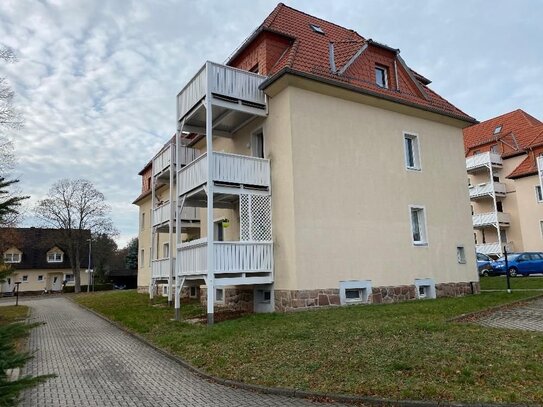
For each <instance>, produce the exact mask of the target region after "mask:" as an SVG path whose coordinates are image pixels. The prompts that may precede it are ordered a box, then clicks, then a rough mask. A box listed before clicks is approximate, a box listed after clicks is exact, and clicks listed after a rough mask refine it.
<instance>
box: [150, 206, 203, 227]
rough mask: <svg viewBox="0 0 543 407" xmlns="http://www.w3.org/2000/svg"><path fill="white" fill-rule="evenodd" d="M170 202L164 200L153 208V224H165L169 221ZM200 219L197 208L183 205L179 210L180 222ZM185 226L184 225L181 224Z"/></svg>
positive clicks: (191, 221)
mask: <svg viewBox="0 0 543 407" xmlns="http://www.w3.org/2000/svg"><path fill="white" fill-rule="evenodd" d="M170 208H171V205H170V202H165V203H163V204H162V205H160V206H159V207H158V208H155V209H153V226H155V227H157V226H162V225H164V226H166V224H167V223H168V222H169V221H170ZM175 211H177V208H175V201H174V219H173V220H174V221H175ZM199 220H200V214H199V212H198V209H197V208H191V207H184V208H183V211H182V212H181V222H182V223H189V224H190V223H193V222H195V221H199ZM183 226H185V225H183Z"/></svg>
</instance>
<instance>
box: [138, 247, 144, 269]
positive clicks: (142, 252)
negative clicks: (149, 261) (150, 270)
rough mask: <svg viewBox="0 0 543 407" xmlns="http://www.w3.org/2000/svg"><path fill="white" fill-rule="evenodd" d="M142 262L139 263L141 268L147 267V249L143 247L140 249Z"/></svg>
mask: <svg viewBox="0 0 543 407" xmlns="http://www.w3.org/2000/svg"><path fill="white" fill-rule="evenodd" d="M140 257H141V258H140V263H139V266H140V268H143V267H145V249H141V250H140Z"/></svg>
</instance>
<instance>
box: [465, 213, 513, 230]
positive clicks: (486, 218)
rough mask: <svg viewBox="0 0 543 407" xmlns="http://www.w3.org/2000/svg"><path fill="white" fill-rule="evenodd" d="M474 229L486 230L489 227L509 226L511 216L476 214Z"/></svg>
mask: <svg viewBox="0 0 543 407" xmlns="http://www.w3.org/2000/svg"><path fill="white" fill-rule="evenodd" d="M472 218H473V227H475V228H484V227H487V226H502V227H505V226H509V224H510V222H511V216H510V215H509V214H508V213H503V212H486V213H476V214H474V215H473V216H472Z"/></svg>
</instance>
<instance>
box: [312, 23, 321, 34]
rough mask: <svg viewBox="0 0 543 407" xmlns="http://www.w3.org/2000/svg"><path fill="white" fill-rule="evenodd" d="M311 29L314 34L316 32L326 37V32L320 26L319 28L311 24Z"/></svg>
mask: <svg viewBox="0 0 543 407" xmlns="http://www.w3.org/2000/svg"><path fill="white" fill-rule="evenodd" d="M309 27H311V29H312V30H313V31H314V32H316V33H317V34H322V35H324V30H323V29H322V28H321V27H320V26H318V25H316V24H309Z"/></svg>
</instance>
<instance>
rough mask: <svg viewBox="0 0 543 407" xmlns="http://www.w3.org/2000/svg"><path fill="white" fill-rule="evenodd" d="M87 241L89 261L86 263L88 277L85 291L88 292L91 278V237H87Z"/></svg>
mask: <svg viewBox="0 0 543 407" xmlns="http://www.w3.org/2000/svg"><path fill="white" fill-rule="evenodd" d="M87 242H89V262H88V263H87V272H88V273H89V278H88V279H87V292H88V293H90V285H91V280H92V271H91V253H92V239H87Z"/></svg>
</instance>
